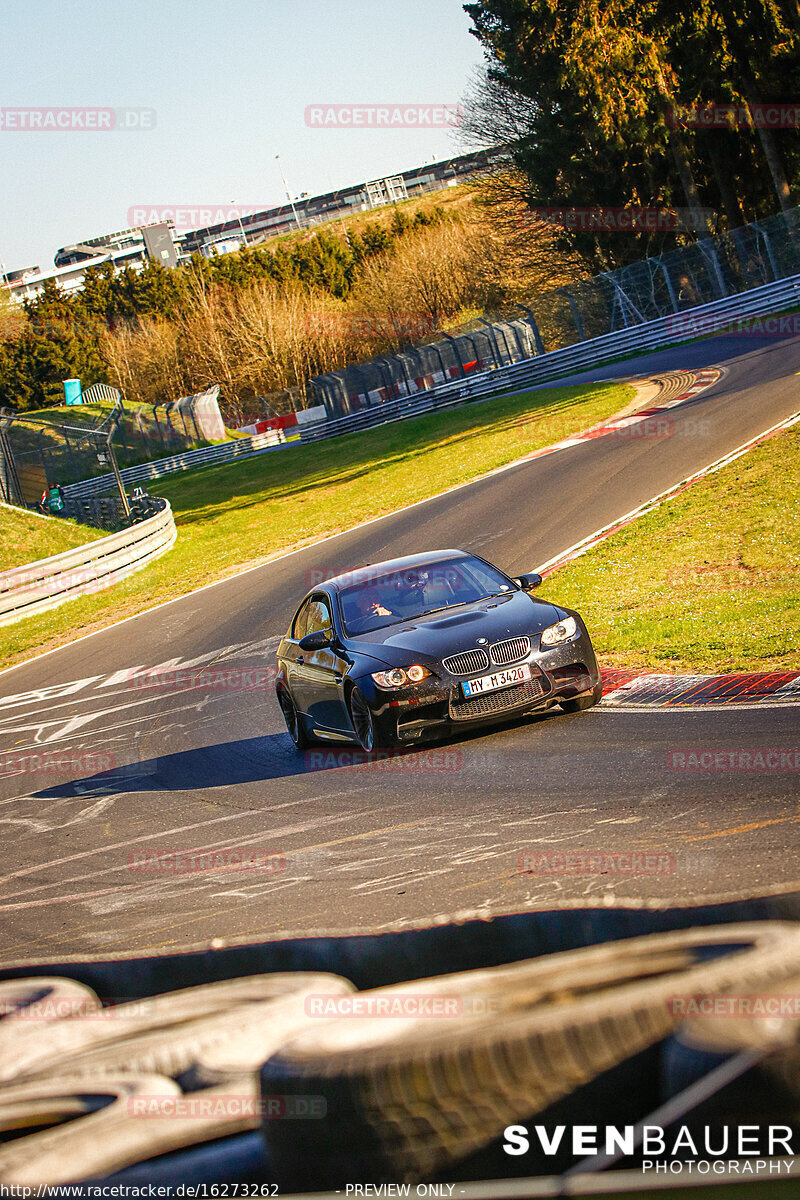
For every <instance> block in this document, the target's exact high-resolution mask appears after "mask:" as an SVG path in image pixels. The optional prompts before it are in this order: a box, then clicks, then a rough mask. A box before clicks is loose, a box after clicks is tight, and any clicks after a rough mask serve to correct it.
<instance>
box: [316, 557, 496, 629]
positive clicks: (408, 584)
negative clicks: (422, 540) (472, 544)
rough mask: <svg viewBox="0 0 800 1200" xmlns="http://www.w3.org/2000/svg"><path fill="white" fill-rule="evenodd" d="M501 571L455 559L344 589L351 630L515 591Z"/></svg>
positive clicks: (344, 617) (345, 618)
mask: <svg viewBox="0 0 800 1200" xmlns="http://www.w3.org/2000/svg"><path fill="white" fill-rule="evenodd" d="M513 588H514V585H513V584H512V583H511V581H510V580H509V579H508V577H507V576H506V575H503V573H502V572H501V571H498V570H496V569H495V568H494V567H491V566H490V565H489V564H488V563H485V562H483V561H482V560H481V559H479V558H452V559H446V560H444V561H443V562H436V563H430V564H429V565H423V566H421V567H411V568H405V569H404V570H401V571H391V572H387V573H386V574H382V575H375V576H373V577H372V578H367V579H366V580H364V581H363V582H361V583H358V584H353V585H352V586H350V587H348V588H344V589H343V590H342V591H341V592H340V593H339V606H340V611H341V615H342V625H343V628H344V631H345V634H346V635H347V636H348V637H352V636H353V635H354V634H359V633H371V632H372V630H374V629H382V628H383V627H384V626H386V625H394V624H396V623H397V622H398V621H409V620H413V619H414V618H415V617H421V616H424V615H425V614H426V613H431V612H438V611H439V610H440V609H443V608H454V607H456V606H458V605H461V604H474V603H476V601H478V600H485V599H487V598H488V597H489V596H497V595H500V594H502V593H504V592H511V591H513Z"/></svg>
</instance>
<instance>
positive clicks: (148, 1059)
mask: <svg viewBox="0 0 800 1200" xmlns="http://www.w3.org/2000/svg"><path fill="white" fill-rule="evenodd" d="M792 910H793V903H792V901H791V900H789V901H788V902H787V900H786V899H783V898H775V899H774V900H770V901H758V900H754V901H749V902H746V903H745V902H742V903H737V904H729V905H716V906H705V907H698V908H694V909H691V908H690V909H683V910H680V909H673V910H665V911H663V912H660V913H656V912H649V913H648V912H634V911H631V912H626V911H624V910H619V911H611V912H609V911H605V912H600V911H591V910H574V911H573V910H569V911H567V910H565V911H562V912H553V913H531V914H524V915H519V916H515V917H507V918H500V919H498V920H496V921H494V922H474V923H467V925H466V926H450V927H440V928H438V929H431V930H419V931H408V932H401V933H396V934H388V935H382V936H380V937H376V938H372V937H367V938H363V937H356V938H352V939H349V938H315V939H307V940H306V941H292V940H285V941H282V942H275V943H266V944H264V945H263V946H254V945H251V946H230V947H221V948H220V949H219V950H213V951H210V950H203V951H198V952H190V953H185V952H184V953H179V954H173V955H165V956H162V957H160V958H154V959H146V958H145V959H125V958H120V959H116V960H109V961H107V962H103V960H94V961H90V962H86V963H83V964H81V963H78V962H77V961H73V962H67V963H61V964H58V966H57V967H56V964H55V963H52V964H40V965H39V966H38V967H31V966H28V967H27V968H26V969H23V968H22V966H21V965H20V966H18V967H6V968H5V969H4V970H3V971H2V975H3V976H4V978H3V979H2V980H0V1013H2V1014H3V1019H2V1020H0V1050H2V1051H5V1053H3V1054H0V1071H1V1072H2V1073H1V1074H0V1183H2V1184H4V1185H7V1184H12V1183H14V1184H22V1185H31V1184H42V1185H47V1184H59V1183H80V1182H81V1181H83V1182H87V1181H95V1182H96V1181H107V1180H109V1178H110V1177H111V1178H112V1179H113V1182H123V1181H124V1182H130V1183H135V1182H143V1181H148V1182H154V1181H157V1182H159V1183H179V1182H181V1183H182V1182H186V1181H187V1179H188V1178H194V1179H198V1180H201V1181H207V1182H212V1181H213V1182H217V1181H219V1182H229V1181H232V1180H237V1179H244V1178H247V1179H258V1180H261V1181H269V1182H270V1183H271V1184H274V1185H277V1186H278V1187H279V1188H280V1191H281V1192H282V1193H283V1192H292V1191H300V1190H307V1189H310V1188H334V1187H338V1186H340V1184H341V1183H343V1182H344V1183H354V1182H361V1181H369V1182H371V1183H375V1182H382V1181H397V1180H406V1181H409V1182H417V1181H420V1180H425V1179H430V1178H432V1177H433V1178H439V1179H441V1178H442V1177H444V1178H445V1179H447V1178H450V1179H453V1178H456V1179H458V1178H461V1179H464V1178H470V1177H472V1178H475V1177H477V1178H486V1179H491V1178H494V1177H497V1176H500V1175H503V1174H504V1173H505V1174H506V1175H507V1174H509V1171H508V1170H507V1168H508V1167H509V1165H511V1166H513V1165H515V1161H514V1160H511V1161H510V1162H509V1160H508V1159H507V1158H506V1157H505V1156H504V1155H503V1154H502V1152H501V1150H500V1148H499V1140H498V1138H499V1137H500V1136H502V1131H503V1129H504V1128H505V1126H506V1125H507V1124H513V1123H515V1122H516V1121H520V1120H521V1121H525V1120H526V1119H527V1118H529V1117H531V1116H535V1115H537V1114H542V1115H541V1116H538V1119H539V1120H543V1121H545V1122H553V1121H555V1122H558V1121H562V1122H563V1121H565V1120H566V1121H567V1122H569V1121H581V1120H583V1121H585V1120H587V1119H588V1120H589V1121H591V1120H592V1119H594V1120H595V1121H596V1122H597V1123H602V1122H603V1121H605V1120H609V1119H610V1120H614V1121H616V1120H618V1119H620V1118H622V1119H624V1120H626V1121H631V1120H634V1121H635V1120H638V1119H639V1118H640V1117H641V1115H642V1111H645V1110H644V1109H643V1107H640V1106H644V1105H649V1106H650V1107H651V1108H655V1107H656V1105H657V1103H658V1101H659V1099H660V1097H661V1095H663V1088H664V1087H665V1086H667V1087H669V1084H670V1078H668V1077H667V1076H668V1074H669V1072H668V1071H665V1068H664V1067H663V1066H662V1067H659V1063H660V1062H661V1063H666V1062H667V1061H668V1060H667V1059H665V1058H664V1056H665V1055H667V1054H668V1053H669V1047H670V1046H672V1047H673V1058H674V1057H675V1051H674V1048H675V1047H676V1046H678V1039H679V1038H682V1039H685V1040H684V1041H682V1042H681V1043H680V1045H679V1047H678V1058H677V1059H676V1062H678V1064H679V1066H678V1067H675V1066H673V1068H672V1072H671V1078H672V1083H673V1084H674V1083H676V1082H678V1083H679V1076H682V1077H685V1078H687V1079H691V1078H696V1077H697V1075H698V1073H699V1074H700V1075H702V1074H703V1073H704V1071H705V1070H706V1069H707V1066H706V1064H712V1065H713V1064H714V1063H717V1062H719V1061H720V1058H721V1055H720V1053H719V1052H718V1051H717V1052H714V1051H706V1050H699V1049H696V1048H694V1047H695V1043H696V1044H698V1045H699V1044H700V1043H702V1044H703V1045H705V1044H706V1043H708V1042H710V1041H711V1040H712V1039H711V1035H710V1034H709V1033H708V1031H707V1030H705V1029H701V1028H700V1026H699V1025H696V1024H695V1025H693V1024H692V1022H691V1021H689V1022H688V1023H687V1022H686V1015H685V1012H686V1010H685V1006H684V1008H681V1006H676V1005H674V1004H671V1003H670V1001H671V999H672V998H673V997H674V996H682V997H686V996H691V997H703V996H716V997H719V996H722V997H725V996H728V995H734V990H735V994H736V995H742V994H747V993H754V992H756V991H761V992H762V993H763V992H764V990H765V989H768V991H769V994H770V995H783V994H789V993H790V992H791V989H792V988H793V987H794V986H795V985H796V982H797V981H798V980H800V924H798V923H796V922H793V921H788V920H778V919H775V918H776V917H779V916H781V915H787V916H788V915H789V914H790V913H792V915H793V911H792ZM756 915H757V916H759V918H760V919H759V920H755V921H753V920H749V921H748V923H746V924H743V923H742V918H748V917H750V918H752V917H753V916H756ZM711 921H714V922H716V923H715V924H713V925H712V924H711V923H710V922H711ZM702 922H707V923H706V924H705V925H704V924H702ZM648 930H652V932H651V933H649V934H648V932H647V931H648ZM511 931H513V933H514V936H513V937H509V936H508V934H509V933H511ZM633 932H635V933H637V934H639V935H641V936H636V937H634V936H625V937H624V938H623V940H622V941H612V940H611V939H612V937H613V936H614V935H615V934H616V937H617V938H619V936H620V934H628V935H630V934H631V933H633ZM484 935H486V936H485V938H484ZM482 939H484V942H485V944H483V945H482ZM591 941H594V942H595V943H597V942H598V941H599V942H600V944H589V945H587V942H591ZM553 942H555V944H556V945H559V944H560V945H561V946H563V945H565V944H566V945H570V943H571V944H572V946H573V947H574V948H572V949H569V950H565V951H561V952H559V953H549V952H548V951H549V950H550V949H552V943H553ZM301 947H303V948H304V950H305V952H306V953H305V959H306V961H305V962H303V961H302V959H303V954H301V953H300V948H301ZM489 948H491V949H492V957H494V958H495V959H497V958H500V960H501V963H500V964H498V965H495V966H490V967H485V966H484V967H479V969H477V970H464V969H463V967H464V966H469V965H471V964H470V960H471V961H472V963H474V962H476V959H477V962H478V963H480V961H481V959H483V961H484V962H485V960H486V958H487V957H489V953H488V950H489ZM378 949H380V953H376V950H378ZM526 949H527V950H528V952H529V953H531V952H533V953H537V952H538V953H539V955H540V956H539V957H538V958H534V959H530V958H526V959H523V960H522V961H520V960H519V958H520V950H522V951H523V952H524V951H525V950H526ZM514 950H516V955H515V954H514ZM193 963H196V968H195V967H194V966H193V965H192V964H193ZM303 966H305V967H309V966H316V968H317V969H316V970H303V969H302V967H303ZM412 966H416V968H417V971H418V972H419V970H420V967H421V966H422V967H427V969H428V971H429V972H431V971H435V970H437V969H439V970H441V969H442V967H444V966H450V967H451V968H452V967H453V966H455V967H457V968H458V969H457V970H456V972H455V973H452V971H451V973H450V974H440V975H435V974H434V975H432V977H428V978H422V979H417V980H414V979H412V978H410V976H411V975H412V970H410V969H409V968H410V967H412ZM286 967H288V968H290V969H289V970H286V969H285V968H286ZM298 967H300V968H301V969H300V970H298V969H296V968H298ZM331 967H332V968H333V969H334V971H336V974H332V973H331V972H330V971H329V970H328V968H331ZM320 968H322V969H321V970H320ZM350 968H352V972H351V971H350ZM259 969H260V973H259V974H256V973H255V971H256V970H259ZM345 971H347V973H352V974H353V975H354V976H356V977H357V982H360V983H361V986H362V988H363V986H364V984H365V983H368V981H369V980H370V979H373V980H376V979H377V980H378V981H380V982H382V983H384V986H379V987H373V988H367V989H366V990H361V991H357V990H356V989H355V987H354V985H353V984H352V983H350V982H349V981H348V980H347V979H345V978H343V977H342V976H343V974H344V973H345ZM47 972H50V974H48V973H47ZM247 972H250V973H249V974H248V973H247ZM265 972H266V973H265ZM197 973H200V974H202V975H204V976H205V978H206V979H209V977H210V978H211V979H212V980H213V979H214V976H215V975H219V974H220V973H222V975H223V977H222V978H217V979H216V981H215V982H209V983H205V984H200V985H197V986H189V987H183V988H179V990H177V991H171V992H167V991H166V990H165V985H166V987H170V986H172V987H174V986H175V985H176V983H187V982H188V983H194V982H195V979H193V978H192V977H193V975H195V976H196V975H197ZM232 975H236V976H237V977H236V978H230V977H229V976H232ZM67 976H72V977H67ZM391 976H394V977H395V979H397V978H398V977H399V978H400V979H401V980H402V982H389V981H388V980H390V979H391ZM159 984H160V985H161V986H160V987H159V986H158V985H159ZM112 990H114V991H116V992H117V994H118V995H119V993H122V992H125V993H126V994H127V997H128V998H127V1000H126V1002H125V1003H122V1004H120V1003H113V1004H111V1003H109V1001H110V1000H111V993H112ZM151 992H155V993H157V994H151ZM98 993H99V994H100V995H102V996H104V997H105V1000H106V1004H105V1006H104V1005H102V1004H101V1002H100V1000H99V999H98ZM691 1011H694V1010H691ZM701 1012H702V1009H701ZM437 1016H441V1017H442V1018H443V1019H441V1020H438V1019H430V1018H431V1017H437ZM770 1029H771V1027H770V1026H767V1027H765V1029H763V1030H761V1031H760V1032H759V1034H758V1036H759V1037H761V1038H762V1040H763V1038H764V1037H765V1036H766V1034H767V1033H769V1031H770ZM711 1032H712V1033H713V1030H712V1031H711ZM772 1032H773V1034H774V1030H773V1031H772ZM736 1036H737V1038H738V1041H737V1042H736V1044H737V1045H740V1044H745V1043H746V1044H747V1045H750V1044H751V1042H752V1035H751V1034H747V1033H746V1031H745V1032H741V1031H740V1032H739V1033H738V1034H737V1035H736ZM692 1038H693V1039H694V1041H692V1043H691V1045H690V1041H689V1039H692ZM748 1038H749V1039H750V1040H749V1041H748V1040H747V1039H748ZM777 1041H778V1042H779V1043H780V1049H779V1052H778V1053H776V1044H777V1043H776V1042H775V1039H774V1038H773V1040H772V1041H769V1043H768V1044H769V1046H770V1047H771V1054H772V1058H770V1059H769V1060H765V1061H766V1062H767V1063H770V1064H771V1063H772V1061H773V1059H774V1060H777V1061H778V1062H783V1061H784V1060H785V1059H786V1056H787V1055H793V1053H794V1051H793V1045H790V1041H791V1039H789V1038H788V1037H787V1036H781V1037H780V1038H778V1039H777ZM725 1053H726V1052H723V1054H722V1057H724V1056H725ZM727 1053H729V1051H728V1052H727ZM793 1071H794V1075H795V1077H796V1070H794V1068H793ZM764 1079H767V1076H766V1075H765V1076H764ZM311 1099H313V1100H314V1101H315V1103H316V1109H315V1111H314V1112H309V1111H308V1104H309V1101H310V1100H311ZM232 1102H233V1104H232ZM276 1105H277V1106H278V1108H277V1109H276V1108H275V1106H276ZM304 1105H305V1109H304V1108H303V1106H304ZM612 1106H613V1107H612ZM740 1108H741V1105H740ZM278 1110H280V1111H278ZM612 1112H613V1115H612ZM303 1116H314V1117H316V1118H317V1119H313V1120H311V1119H308V1120H304V1119H301V1118H302V1117H303ZM752 1116H753V1113H752V1112H751V1111H749V1110H748V1111H747V1112H746V1113H744V1111H743V1115H742V1120H749V1119H750V1118H751V1117H752ZM786 1116H787V1114H786V1113H784V1112H781V1113H779V1115H778V1117H777V1119H784V1120H785V1119H786ZM275 1117H280V1118H285V1119H274V1118H275ZM293 1117H296V1118H297V1119H292V1118H293ZM148 1118H149V1119H148ZM8 1134H13V1135H14V1136H13V1138H12V1140H3V1137H4V1135H5V1136H7V1135H8ZM565 1153H566V1151H565ZM491 1154H495V1156H496V1158H495V1161H494V1162H492V1159H491ZM482 1156H483V1157H482ZM523 1162H524V1160H523ZM464 1164H466V1166H465V1165H464ZM475 1164H478V1166H477V1167H476V1168H475ZM487 1164H488V1170H487V1169H486V1165H487ZM516 1165H517V1166H518V1165H521V1163H520V1160H516ZM525 1165H526V1166H528V1167H529V1169H530V1168H533V1174H534V1175H539V1176H541V1179H540V1180H539V1181H537V1180H535V1179H534V1180H531V1181H530V1185H531V1187H532V1188H533V1189H534V1190H532V1191H529V1192H526V1193H525V1194H531V1195H533V1194H537V1195H538V1194H541V1195H544V1194H573V1193H572V1191H571V1190H570V1191H569V1192H562V1191H559V1190H556V1191H555V1192H553V1191H552V1190H551V1191H547V1186H550V1185H549V1184H548V1183H547V1180H546V1179H545V1178H544V1176H545V1174H546V1175H547V1176H550V1174H551V1172H552V1170H553V1169H554V1167H555V1169H556V1170H561V1169H566V1166H569V1165H570V1164H569V1162H568V1161H567V1162H566V1163H562V1164H560V1165H559V1164H558V1163H557V1162H555V1161H554V1160H552V1159H547V1158H545V1159H542V1158H541V1157H540V1158H539V1159H538V1160H534V1156H533V1155H532V1156H531V1159H530V1162H529V1163H528V1164H525ZM473 1168H475V1169H476V1174H473V1175H471V1176H470V1174H469V1171H470V1170H471V1169H473ZM459 1170H460V1171H462V1174H460V1175H459V1174H458V1173H456V1174H453V1172H454V1171H455V1172H458V1171H459ZM465 1170H466V1171H467V1172H468V1173H467V1174H466V1175H464V1174H463V1171H465ZM448 1172H449V1174H448ZM515 1173H516V1174H518V1173H519V1172H518V1171H517V1172H515ZM539 1183H541V1185H542V1187H543V1188H544V1191H536V1190H535V1189H536V1188H537V1187H538V1186H539ZM551 1183H552V1181H551ZM526 1186H527V1185H526ZM515 1194H516V1193H515ZM576 1194H577V1193H576Z"/></svg>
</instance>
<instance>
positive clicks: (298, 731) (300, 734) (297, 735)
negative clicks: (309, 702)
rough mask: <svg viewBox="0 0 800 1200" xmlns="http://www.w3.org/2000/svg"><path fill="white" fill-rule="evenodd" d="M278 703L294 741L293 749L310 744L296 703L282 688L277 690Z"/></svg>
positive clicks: (300, 748)
mask: <svg viewBox="0 0 800 1200" xmlns="http://www.w3.org/2000/svg"><path fill="white" fill-rule="evenodd" d="M278 703H279V704H280V706H281V712H282V713H283V719H284V721H285V722H286V728H287V730H288V732H289V737H290V738H291V739H292V741H293V742H294V745H295V749H296V750H305V749H306V747H307V746H309V745H310V744H311V741H310V738H309V736H308V734H307V733H306V728H305V725H304V724H303V718H302V717H301V716H300V713H299V712H298V711H297V705H296V704H295V702H294V700H293V699H292V697H291V696H290V695H289V693H288V692H285V691H283V690H281V691H280V692H278Z"/></svg>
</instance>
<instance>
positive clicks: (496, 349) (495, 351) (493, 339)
mask: <svg viewBox="0 0 800 1200" xmlns="http://www.w3.org/2000/svg"><path fill="white" fill-rule="evenodd" d="M478 324H479V325H485V326H486V328H487V329H488V330H489V332H488V333H487V335H486V337H487V340H488V342H489V345H490V347H491V350H492V358H493V359H494V365H495V366H496V367H499V366H502V358H501V356H500V346H499V344H498V341H497V333H496V332H495V328H494V325H492V323H491V321H487V320H486V319H485V317H478ZM507 349H508V343H506V350H507Z"/></svg>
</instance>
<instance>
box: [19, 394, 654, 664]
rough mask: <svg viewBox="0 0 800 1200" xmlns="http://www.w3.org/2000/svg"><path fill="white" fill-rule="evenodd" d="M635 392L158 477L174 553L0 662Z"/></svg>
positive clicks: (459, 471)
mask: <svg viewBox="0 0 800 1200" xmlns="http://www.w3.org/2000/svg"><path fill="white" fill-rule="evenodd" d="M632 396H633V389H632V388H630V387H626V386H622V385H619V384H596V385H589V386H584V387H582V388H579V387H563V388H552V389H547V390H545V391H537V392H529V393H526V394H523V395H517V396H503V397H501V398H498V399H495V400H491V401H488V402H485V403H480V404H469V405H465V406H464V407H462V408H456V409H451V410H449V411H444V412H439V413H431V414H427V415H426V416H423V417H417V418H415V419H413V420H409V421H398V422H395V423H393V424H389V425H382V426H379V427H378V428H377V429H371V430H366V431H364V432H363V433H358V434H351V435H349V436H347V437H342V438H332V439H331V440H330V441H326V442H321V443H319V444H316V445H308V446H293V447H291V448H289V449H286V450H280V451H277V452H275V453H268V454H263V455H259V456H258V457H257V458H251V459H246V460H244V461H243V462H240V463H234V464H231V465H229V466H223V467H207V468H205V469H203V470H198V471H191V472H186V473H185V474H183V475H181V476H170V477H168V478H166V479H163V480H159V481H158V483H153V484H152V485H151V488H150V490H151V492H153V493H157V494H159V495H163V496H166V497H167V498H168V499H169V501H170V503H171V504H172V508H173V511H174V513H175V518H176V521H177V523H178V541H177V543H176V545H175V546H174V547H173V549H172V550H171V551H170V552H169V553H168V554H166V555H165V556H164V557H163V558H161V559H159V560H158V561H157V562H155V563H153V564H152V565H151V566H149V567H147V568H146V569H145V570H144V571H141V572H139V573H138V574H136V575H132V576H131V577H130V578H129V579H126V580H123V581H122V582H121V583H118V584H116V585H115V586H114V588H112V589H110V590H108V591H105V592H100V593H98V594H97V595H94V596H86V597H82V598H81V599H79V600H72V601H69V602H68V603H67V604H64V605H62V606H61V607H60V608H57V609H53V610H52V611H51V612H48V613H43V614H42V615H41V616H38V617H29V618H26V620H24V621H20V622H18V623H17V624H14V625H9V626H6V627H3V628H0V666H8V665H10V664H11V663H13V662H16V661H19V660H21V659H24V658H26V657H30V656H31V655H32V654H35V653H37V652H39V651H41V650H47V649H50V648H52V647H53V646H56V645H59V644H62V643H64V642H66V641H70V640H73V639H74V638H75V637H77V636H79V635H80V634H81V633H88V632H90V631H91V630H93V629H99V628H102V627H104V626H107V625H111V624H113V623H114V622H115V621H119V620H121V619H122V618H124V617H127V616H131V615H133V614H134V613H137V612H141V611H142V610H143V609H146V608H149V607H151V606H152V605H154V604H158V603H160V602H162V601H164V600H170V599H172V598H173V597H175V596H180V595H182V594H184V593H186V592H189V591H191V590H192V589H193V588H196V587H199V586H201V585H202V584H204V583H210V582H211V581H212V580H214V579H219V578H223V577H224V576H226V575H231V574H235V573H236V571H238V570H241V569H242V568H243V567H247V566H252V565H254V564H255V563H257V562H260V561H261V562H263V561H265V560H266V559H267V558H269V557H274V556H276V555H277V554H279V553H281V552H282V551H285V550H288V549H291V548H294V547H296V546H300V545H304V544H306V543H308V542H310V541H313V540H315V539H318V538H320V537H321V536H323V535H326V534H331V533H336V532H339V531H340V530H343V529H348V528H351V527H352V526H353V525H356V524H358V523H359V522H360V521H364V520H367V519H368V518H370V517H376V516H380V515H382V514H384V513H389V512H392V511H393V510H395V509H398V508H402V507H403V506H404V505H406V504H410V503H413V502H414V501H415V500H423V499H426V498H428V497H430V496H434V495H436V494H437V493H438V492H441V491H442V490H444V489H445V488H448V487H453V486H455V485H457V484H459V483H464V482H466V481H467V480H470V479H474V478H475V477H476V476H478V475H481V474H483V472H485V471H489V470H491V469H492V468H493V467H499V466H502V465H504V464H505V463H508V462H512V461H513V460H514V459H516V458H520V457H521V456H522V455H524V454H526V453H528V452H530V451H532V450H537V449H540V448H541V447H543V446H548V445H550V444H552V443H553V442H557V441H558V440H559V439H561V438H563V437H566V436H568V435H569V434H572V433H576V432H578V431H579V430H581V429H583V428H585V427H587V426H589V425H592V424H595V423H596V422H599V421H602V420H605V419H607V418H608V417H610V416H612V415H613V414H614V413H616V412H618V411H619V410H620V409H621V408H623V407H624V406H625V405H626V404H627V403H629V401H630V400H631V398H632Z"/></svg>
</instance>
